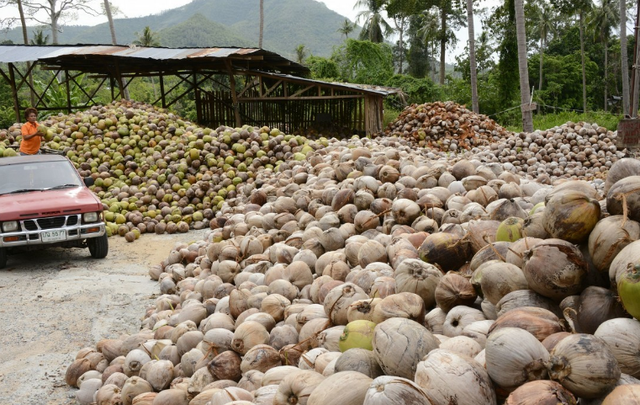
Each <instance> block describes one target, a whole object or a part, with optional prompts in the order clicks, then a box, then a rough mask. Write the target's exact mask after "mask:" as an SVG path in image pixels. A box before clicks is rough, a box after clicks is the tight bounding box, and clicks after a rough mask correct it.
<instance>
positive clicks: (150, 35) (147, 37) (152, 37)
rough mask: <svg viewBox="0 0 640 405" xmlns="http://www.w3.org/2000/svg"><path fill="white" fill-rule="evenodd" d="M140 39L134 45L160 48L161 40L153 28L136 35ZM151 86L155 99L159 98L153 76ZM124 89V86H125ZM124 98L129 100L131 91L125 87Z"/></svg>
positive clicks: (145, 29) (147, 27)
mask: <svg viewBox="0 0 640 405" xmlns="http://www.w3.org/2000/svg"><path fill="white" fill-rule="evenodd" d="M135 34H136V35H137V36H138V37H137V38H136V39H135V40H134V41H133V42H132V44H134V45H139V46H144V47H147V48H148V47H153V46H160V40H159V39H158V38H157V36H156V33H155V32H153V31H151V28H149V26H148V25H147V26H146V27H144V30H143V31H142V35H140V34H138V33H137V32H136V33H135ZM151 86H152V87H153V96H154V98H157V97H158V94H157V92H156V81H155V79H154V77H153V76H151ZM123 87H124V86H123ZM122 94H123V96H124V98H126V99H129V91H128V89H127V88H126V87H124V92H123V93H122Z"/></svg>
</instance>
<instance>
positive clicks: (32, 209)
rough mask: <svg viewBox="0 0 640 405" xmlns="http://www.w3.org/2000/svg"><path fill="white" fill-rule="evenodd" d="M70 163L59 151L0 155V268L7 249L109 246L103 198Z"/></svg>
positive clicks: (100, 254) (95, 251) (103, 249)
mask: <svg viewBox="0 0 640 405" xmlns="http://www.w3.org/2000/svg"><path fill="white" fill-rule="evenodd" d="M92 182H93V179H91V178H87V179H82V178H81V177H80V174H79V173H78V171H77V170H76V168H75V167H74V166H73V164H72V163H71V162H70V161H69V159H67V158H66V157H63V156H59V155H46V154H45V155H33V156H16V157H7V158H2V159H0V268H3V267H5V266H6V264H7V256H8V254H9V253H14V252H20V251H25V250H30V249H34V248H42V247H47V246H62V247H81V248H85V247H88V248H89V252H90V253H91V256H92V257H94V258H104V257H106V256H107V253H108V251H109V245H108V241H107V233H106V231H105V225H104V219H103V217H102V209H103V206H102V203H101V202H100V200H99V199H98V197H97V196H96V195H95V194H94V193H93V192H92V191H91V190H90V189H89V188H88V186H90V185H91V184H92Z"/></svg>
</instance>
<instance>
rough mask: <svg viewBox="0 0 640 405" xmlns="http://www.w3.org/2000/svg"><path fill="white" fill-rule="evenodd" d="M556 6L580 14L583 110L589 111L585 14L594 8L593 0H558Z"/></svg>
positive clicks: (570, 12)
mask: <svg viewBox="0 0 640 405" xmlns="http://www.w3.org/2000/svg"><path fill="white" fill-rule="evenodd" d="M553 4H554V6H555V7H557V8H558V9H559V10H560V11H561V12H562V14H564V15H565V16H570V15H576V14H577V16H578V24H579V29H580V60H581V64H582V105H583V112H585V113H586V112H587V72H586V61H585V52H584V29H585V22H584V21H585V15H587V14H588V13H589V11H590V10H591V9H592V8H593V2H592V0H556V1H554V3H553Z"/></svg>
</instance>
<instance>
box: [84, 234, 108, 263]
mask: <svg viewBox="0 0 640 405" xmlns="http://www.w3.org/2000/svg"><path fill="white" fill-rule="evenodd" d="M87 246H89V252H90V253H91V257H93V258H94V259H104V258H105V257H107V253H109V241H108V240H107V234H106V233H105V234H104V235H102V236H99V237H97V238H91V239H87Z"/></svg>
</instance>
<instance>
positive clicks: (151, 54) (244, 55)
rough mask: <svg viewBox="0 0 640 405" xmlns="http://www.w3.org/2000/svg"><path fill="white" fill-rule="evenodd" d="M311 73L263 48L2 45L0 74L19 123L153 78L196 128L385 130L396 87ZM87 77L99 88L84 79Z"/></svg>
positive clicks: (165, 101)
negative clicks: (60, 94) (183, 104)
mask: <svg viewBox="0 0 640 405" xmlns="http://www.w3.org/2000/svg"><path fill="white" fill-rule="evenodd" d="M36 66H39V67H40V68H41V69H43V70H50V71H53V72H55V75H52V76H51V80H50V82H49V83H48V84H47V85H46V87H45V88H44V89H37V88H36V86H34V84H33V83H32V81H31V80H30V79H29V78H30V76H31V74H32V73H33V71H34V68H35V67H36ZM308 74H309V69H308V68H307V67H305V66H303V65H301V64H299V63H296V62H293V61H291V60H288V59H286V58H284V57H282V56H280V55H278V54H275V53H273V52H269V51H266V50H264V49H259V48H216V47H212V48H160V47H158V48H147V47H136V46H118V45H66V46H65V45H54V46H28V45H0V75H1V76H2V77H3V78H4V80H6V81H7V82H8V83H9V85H10V86H11V89H12V95H13V103H14V110H15V113H16V118H17V119H18V121H19V120H20V115H21V114H20V112H21V111H22V110H23V109H24V108H26V107H28V106H34V107H36V108H37V109H38V110H41V111H50V112H56V111H64V112H67V113H71V112H72V111H73V110H77V109H85V108H89V107H91V106H92V105H96V104H99V102H98V101H97V94H98V92H99V91H101V90H102V91H104V89H105V88H106V89H108V90H109V91H110V96H111V100H112V101H113V100H118V99H121V98H128V87H129V86H130V84H131V83H132V82H133V81H134V80H136V79H141V78H146V77H153V78H157V79H158V85H159V95H158V96H157V99H155V100H154V101H153V102H152V104H153V105H156V106H161V107H164V108H169V107H172V106H173V105H174V104H175V103H177V102H178V101H180V100H182V99H184V98H185V97H189V98H192V99H193V100H194V101H195V106H196V114H197V118H196V121H197V123H199V124H202V125H207V126H210V127H218V126H220V125H226V126H235V127H239V126H242V125H244V124H248V125H257V126H263V125H267V126H270V127H277V128H280V129H281V130H283V131H286V132H290V133H293V132H295V131H308V130H310V129H315V130H318V131H334V132H338V131H339V132H350V133H367V134H369V133H376V132H379V131H381V130H382V125H383V124H382V123H383V107H382V105H383V99H384V97H386V96H387V95H389V94H394V93H398V90H397V89H389V88H382V87H372V86H358V85H353V84H345V83H329V82H323V81H319V80H311V79H308V78H305V77H304V76H306V75H308ZM85 75H88V77H89V78H90V79H91V80H93V81H94V85H92V86H86V85H85V84H84V82H81V81H80V78H81V79H85ZM170 78H171V80H169V79H170ZM56 81H57V82H58V84H56V83H55V82H56ZM55 85H57V86H59V85H63V86H64V88H65V89H66V98H67V100H66V103H64V105H52V103H51V102H50V101H48V100H47V98H46V97H45V93H46V91H47V89H49V88H50V87H51V86H55ZM72 87H75V88H77V89H79V90H80V91H81V93H82V97H81V98H82V100H81V102H77V101H75V100H72V97H71V95H70V94H71V90H70V89H71V88H72ZM58 104H60V102H59V100H58Z"/></svg>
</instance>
